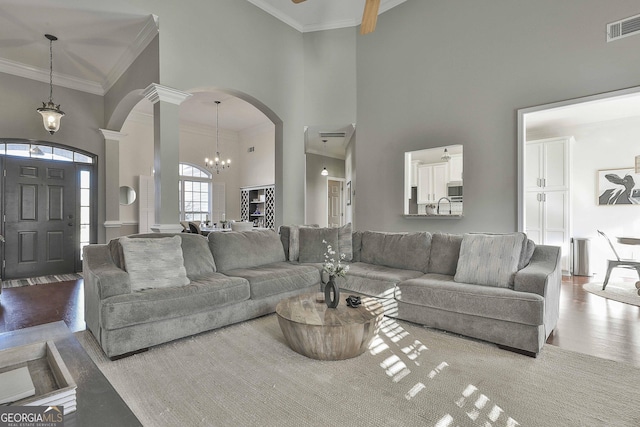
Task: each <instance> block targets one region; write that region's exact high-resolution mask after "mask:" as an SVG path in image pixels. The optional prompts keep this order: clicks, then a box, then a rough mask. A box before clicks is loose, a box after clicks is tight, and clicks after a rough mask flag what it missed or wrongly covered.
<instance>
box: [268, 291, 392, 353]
mask: <svg viewBox="0 0 640 427" xmlns="http://www.w3.org/2000/svg"><path fill="white" fill-rule="evenodd" d="M319 295H321V294H319V293H312V294H303V295H298V296H295V297H291V298H287V299H285V300H283V301H280V303H279V304H278V306H277V307H276V313H277V315H278V323H280V329H281V330H282V333H283V334H284V337H285V339H286V340H287V343H288V344H289V347H291V348H292V349H293V350H294V351H296V352H298V353H300V354H302V355H304V356H307V357H310V358H312V359H319V360H343V359H350V358H352V357H356V356H358V355H360V354H362V353H364V351H365V350H366V349H367V348H368V346H369V344H370V343H371V340H372V339H373V337H374V335H375V334H376V332H377V329H378V326H379V324H380V321H381V320H382V317H383V312H384V309H383V308H382V304H380V303H379V302H378V301H376V300H375V299H373V298H368V297H362V304H361V305H360V306H359V307H357V308H351V307H348V306H347V304H346V303H345V301H344V299H345V298H342V300H341V301H340V304H339V305H338V307H336V308H327V305H326V304H325V303H324V301H322V302H318V299H319V298H318V296H319Z"/></svg>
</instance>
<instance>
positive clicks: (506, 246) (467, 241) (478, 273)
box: [454, 233, 525, 288]
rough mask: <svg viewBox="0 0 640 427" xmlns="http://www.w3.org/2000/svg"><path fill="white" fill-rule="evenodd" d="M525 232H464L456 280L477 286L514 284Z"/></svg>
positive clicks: (510, 285) (501, 286) (502, 286)
mask: <svg viewBox="0 0 640 427" xmlns="http://www.w3.org/2000/svg"><path fill="white" fill-rule="evenodd" d="M524 239H525V235H524V234H523V233H514V234H502V235H500V234H497V235H491V234H465V235H464V236H463V237H462V244H461V245H460V257H459V258H458V266H457V268H456V274H455V277H454V280H455V281H456V282H464V283H472V284H478V285H487V286H496V287H500V288H509V287H513V280H514V275H515V273H516V272H517V271H518V262H519V261H520V254H521V252H522V245H523V243H524Z"/></svg>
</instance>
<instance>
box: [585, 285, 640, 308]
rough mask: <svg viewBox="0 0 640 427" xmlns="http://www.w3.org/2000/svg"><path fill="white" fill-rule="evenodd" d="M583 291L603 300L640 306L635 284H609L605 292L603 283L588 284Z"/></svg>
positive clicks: (639, 297) (639, 296)
mask: <svg viewBox="0 0 640 427" xmlns="http://www.w3.org/2000/svg"><path fill="white" fill-rule="evenodd" d="M583 289H584V290H585V291H587V292H590V293H592V294H595V295H598V296H601V297H603V298H608V299H612V300H614V301H619V302H623V303H625V304H631V305H637V306H640V295H638V289H636V285H635V282H618V283H615V282H609V283H607V287H606V288H605V290H604V291H603V290H602V283H587V284H585V285H584V286H583Z"/></svg>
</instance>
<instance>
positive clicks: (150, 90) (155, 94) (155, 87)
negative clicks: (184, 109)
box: [142, 83, 192, 105]
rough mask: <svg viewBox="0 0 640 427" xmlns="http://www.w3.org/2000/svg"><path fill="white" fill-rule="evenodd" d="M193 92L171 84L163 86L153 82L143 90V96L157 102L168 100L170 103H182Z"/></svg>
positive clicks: (153, 102)
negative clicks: (173, 86) (175, 87)
mask: <svg viewBox="0 0 640 427" xmlns="http://www.w3.org/2000/svg"><path fill="white" fill-rule="evenodd" d="M191 95H192V94H190V93H189V92H183V91H181V90H178V89H174V88H172V87H169V86H163V85H160V84H157V83H151V84H150V85H149V86H147V88H146V89H145V90H144V91H143V92H142V96H144V97H145V98H147V99H148V100H149V101H151V103H152V104H155V103H156V102H158V101H163V102H168V103H170V104H175V105H180V104H182V102H183V101H184V100H185V99H187V98H188V97H190V96H191Z"/></svg>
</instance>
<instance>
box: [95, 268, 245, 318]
mask: <svg viewBox="0 0 640 427" xmlns="http://www.w3.org/2000/svg"><path fill="white" fill-rule="evenodd" d="M248 299H249V282H247V281H246V280H244V279H241V278H238V277H227V276H225V275H223V274H220V273H211V274H210V275H208V276H205V277H201V278H200V279H199V280H195V281H193V282H191V283H190V284H189V285H186V286H181V287H178V288H175V287H174V288H163V289H149V290H145V291H140V292H132V293H130V294H126V295H117V296H114V297H111V298H107V299H105V300H104V301H103V303H102V307H101V310H102V313H101V319H102V322H103V325H102V326H103V327H104V328H105V329H118V328H123V327H126V326H132V325H138V324H142V323H148V322H156V321H159V320H164V319H173V318H180V317H184V316H188V315H190V314H193V313H197V312H200V311H207V310H211V309H212V308H215V307H223V306H226V305H229V304H232V303H237V302H241V301H245V300H248ZM179 324H180V323H179V322H177V323H176V325H179Z"/></svg>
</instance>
